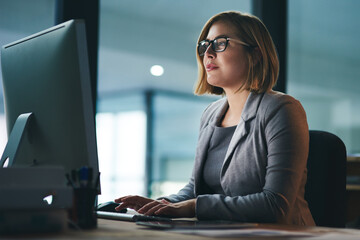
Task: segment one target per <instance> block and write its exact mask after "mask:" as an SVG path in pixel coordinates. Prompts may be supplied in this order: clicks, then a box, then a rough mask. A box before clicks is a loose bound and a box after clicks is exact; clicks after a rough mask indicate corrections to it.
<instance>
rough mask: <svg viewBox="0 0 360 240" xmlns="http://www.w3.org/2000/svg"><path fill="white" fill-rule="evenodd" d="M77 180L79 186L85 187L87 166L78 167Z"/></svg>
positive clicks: (87, 177)
mask: <svg viewBox="0 0 360 240" xmlns="http://www.w3.org/2000/svg"><path fill="white" fill-rule="evenodd" d="M79 181H80V187H87V186H88V183H89V169H88V167H82V168H80V169H79Z"/></svg>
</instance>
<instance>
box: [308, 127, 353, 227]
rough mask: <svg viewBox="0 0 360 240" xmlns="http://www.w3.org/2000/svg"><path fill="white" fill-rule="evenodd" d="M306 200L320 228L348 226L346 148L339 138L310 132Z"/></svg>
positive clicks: (327, 133) (326, 133)
mask: <svg viewBox="0 0 360 240" xmlns="http://www.w3.org/2000/svg"><path fill="white" fill-rule="evenodd" d="M309 133H310V148H309V157H308V163H307V168H308V178H307V183H306V185H305V199H306V200H307V201H308V204H309V208H310V211H311V213H312V215H313V218H314V220H315V223H316V225H317V226H326V227H345V221H346V220H345V216H346V147H345V144H344V143H343V141H342V140H341V139H340V138H339V137H337V136H336V135H334V134H332V133H329V132H324V131H313V130H311V131H310V132H309Z"/></svg>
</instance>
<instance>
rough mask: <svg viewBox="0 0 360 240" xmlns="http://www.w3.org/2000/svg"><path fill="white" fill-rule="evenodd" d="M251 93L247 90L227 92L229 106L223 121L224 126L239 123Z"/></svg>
mask: <svg viewBox="0 0 360 240" xmlns="http://www.w3.org/2000/svg"><path fill="white" fill-rule="evenodd" d="M249 94H250V92H249V91H246V90H243V91H240V92H235V93H234V92H230V93H226V97H227V101H228V103H229V108H228V110H227V111H226V113H225V116H224V118H223V120H222V122H221V126H222V127H230V126H234V125H238V124H239V122H240V118H241V113H242V111H243V109H244V106H245V103H246V100H247V98H248V96H249Z"/></svg>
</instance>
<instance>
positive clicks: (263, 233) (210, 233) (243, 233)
mask: <svg viewBox="0 0 360 240" xmlns="http://www.w3.org/2000/svg"><path fill="white" fill-rule="evenodd" d="M169 231H171V232H177V233H182V234H191V235H200V236H205V237H315V236H319V235H318V234H314V233H309V232H295V231H284V230H271V229H261V228H250V229H217V230H216V229H215V230H210V229H207V230H185V229H183V230H169Z"/></svg>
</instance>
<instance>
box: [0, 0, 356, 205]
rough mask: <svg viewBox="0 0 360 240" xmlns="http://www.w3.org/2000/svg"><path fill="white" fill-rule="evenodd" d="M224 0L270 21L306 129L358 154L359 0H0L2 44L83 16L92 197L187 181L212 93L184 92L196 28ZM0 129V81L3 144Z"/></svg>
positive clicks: (190, 77) (283, 85) (171, 187)
mask: <svg viewBox="0 0 360 240" xmlns="http://www.w3.org/2000/svg"><path fill="white" fill-rule="evenodd" d="M69 2H73V3H69ZM82 2H87V3H88V2H92V4H87V8H81V7H80V8H79V9H78V10H76V8H74V7H73V8H72V7H69V6H68V5H66V4H82ZM61 6H62V8H61ZM94 8H95V10H96V8H98V11H95V12H93V13H92V14H90V15H86V13H87V12H91V11H94ZM69 9H72V10H71V11H70V10H69ZM74 9H75V10H74ZM231 9H232V10H239V11H243V12H250V13H253V14H256V15H258V16H259V17H261V18H262V19H263V20H264V22H265V23H266V25H267V26H268V28H269V30H270V32H271V33H272V35H273V38H274V40H275V42H276V44H277V47H278V50H279V55H280V58H281V78H280V82H279V85H278V86H277V89H280V90H282V91H285V92H287V93H289V94H291V95H293V96H294V97H295V98H297V99H299V100H300V101H301V102H302V104H303V106H304V108H305V110H306V112H307V117H308V122H309V127H310V129H316V130H326V131H330V132H332V133H335V134H337V135H338V136H340V137H341V138H342V140H343V141H344V142H345V144H346V147H347V150H348V153H349V154H355V153H359V152H360V108H359V107H358V106H360V104H359V103H360V95H359V94H358V93H359V92H360V82H359V80H360V70H359V66H360V46H359V40H360V31H359V29H360V15H359V14H358V11H359V9H360V1H357V0H343V1H338V0H317V1H313V0H288V1H286V0H272V1H268V0H253V1H252V0H241V1H240V0H222V1H215V0H197V1H193V0H182V1H173V0H99V1H81V0H79V1H56V0H32V1H28V0H12V1H10V0H0V45H4V44H7V43H10V42H12V41H15V40H17V39H20V38H22V37H25V36H27V35H30V34H33V33H35V32H38V31H41V30H43V29H45V28H48V27H51V26H53V25H54V24H55V23H56V22H60V21H62V20H66V19H67V18H68V17H71V16H74V17H85V18H87V19H88V20H87V23H88V25H89V26H91V27H92V28H91V29H92V30H91V31H92V33H91V34H92V35H91V36H92V37H91V39H90V40H89V41H91V47H90V48H91V49H89V50H90V52H91V53H92V55H91V56H92V59H91V64H92V71H93V72H92V74H93V81H94V87H97V91H96V92H94V95H97V101H96V109H97V115H96V120H97V138H98V139H97V141H98V150H99V164H100V170H101V171H102V184H103V194H102V196H101V197H100V201H101V199H103V200H104V201H105V200H109V199H113V198H114V197H116V196H120V195H123V194H151V195H152V196H159V195H162V194H168V193H171V192H176V191H177V190H178V189H179V188H180V187H181V186H182V185H183V184H184V183H185V182H186V181H187V180H188V178H189V176H190V173H191V168H192V164H193V159H194V154H195V147H196V141H197V135H198V126H199V118H200V116H201V113H202V111H203V109H204V108H205V107H206V106H207V104H208V103H209V102H211V101H213V100H214V99H216V98H214V97H210V96H206V97H197V96H194V95H193V94H192V90H193V85H194V81H195V80H196V77H197V66H196V61H195V46H196V44H195V43H196V40H197V37H198V34H199V33H200V31H201V28H202V26H203V25H204V23H205V22H206V20H207V19H208V18H210V17H211V16H212V15H213V14H215V13H217V12H220V11H224V10H231ZM96 14H98V17H95V16H96ZM94 18H95V20H96V19H98V21H94ZM93 30H95V31H93ZM96 35H98V37H97V36H96ZM96 46H98V48H97V47H96ZM94 49H95V50H94ZM153 65H161V66H162V67H163V69H164V73H163V75H161V76H153V75H152V74H151V73H150V68H151V66H153ZM94 66H95V67H94ZM0 78H1V77H0ZM96 80H97V81H96ZM5 132H6V129H5V119H4V109H3V99H2V88H1V86H0V150H1V152H2V149H3V147H4V145H5V142H6V133H5ZM124 166H125V167H124Z"/></svg>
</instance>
